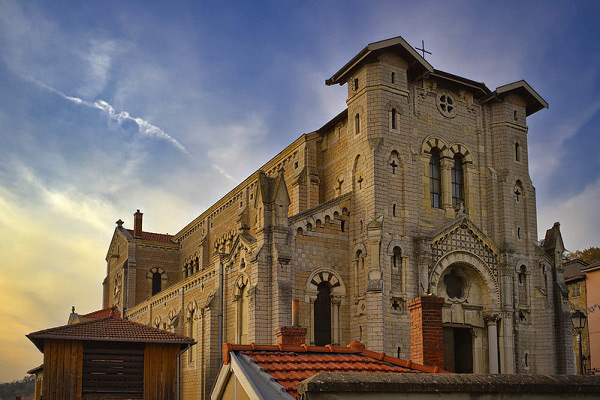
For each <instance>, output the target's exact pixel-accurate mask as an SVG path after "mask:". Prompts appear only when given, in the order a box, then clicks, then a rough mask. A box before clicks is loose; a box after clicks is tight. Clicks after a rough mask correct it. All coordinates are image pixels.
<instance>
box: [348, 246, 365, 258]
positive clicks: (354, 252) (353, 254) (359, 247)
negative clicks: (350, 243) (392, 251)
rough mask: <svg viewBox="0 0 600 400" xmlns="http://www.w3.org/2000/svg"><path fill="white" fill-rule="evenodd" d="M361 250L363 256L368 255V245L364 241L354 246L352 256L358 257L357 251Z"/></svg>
mask: <svg viewBox="0 0 600 400" xmlns="http://www.w3.org/2000/svg"><path fill="white" fill-rule="evenodd" d="M359 251H360V252H361V253H362V255H363V257H364V256H366V255H367V246H365V245H364V243H357V244H356V246H354V251H353V252H352V257H356V253H358V252H359Z"/></svg>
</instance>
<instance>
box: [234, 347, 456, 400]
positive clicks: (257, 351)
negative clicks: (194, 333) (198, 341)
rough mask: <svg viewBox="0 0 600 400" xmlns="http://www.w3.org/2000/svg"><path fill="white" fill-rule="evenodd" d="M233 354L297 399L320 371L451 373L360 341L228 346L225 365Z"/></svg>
mask: <svg viewBox="0 0 600 400" xmlns="http://www.w3.org/2000/svg"><path fill="white" fill-rule="evenodd" d="M230 352H233V353H234V354H235V355H236V356H237V357H238V359H240V360H243V361H246V362H250V363H254V364H256V365H257V366H258V367H260V369H262V371H261V373H262V374H265V375H266V376H265V377H264V379H265V380H269V379H275V381H276V382H277V383H278V384H279V385H281V386H282V387H283V388H284V389H285V391H286V392H287V393H288V394H289V395H290V396H292V397H293V398H297V396H298V383H300V382H301V381H303V380H305V379H307V378H310V377H312V376H314V375H316V374H318V373H319V372H359V373H362V372H365V373H410V374H414V373H424V372H425V373H427V372H428V373H448V372H447V371H444V370H442V369H440V368H438V367H428V366H425V365H421V364H417V363H414V362H412V361H410V360H402V359H399V358H395V357H390V356H388V355H386V354H385V353H377V352H374V351H370V350H366V349H365V346H364V345H363V344H362V343H360V342H358V341H352V342H351V343H350V344H349V345H348V347H344V346H331V345H327V346H306V345H300V346H297V345H256V344H249V345H238V344H230V343H225V344H224V345H223V363H224V364H228V363H229V361H230V359H231V356H230ZM271 377H272V378H271Z"/></svg>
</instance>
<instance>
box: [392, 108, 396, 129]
mask: <svg viewBox="0 0 600 400" xmlns="http://www.w3.org/2000/svg"><path fill="white" fill-rule="evenodd" d="M392 129H396V109H395V108H392Z"/></svg>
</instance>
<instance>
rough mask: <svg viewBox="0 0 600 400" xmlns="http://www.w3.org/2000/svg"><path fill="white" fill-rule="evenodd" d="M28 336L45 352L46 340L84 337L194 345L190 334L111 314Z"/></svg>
mask: <svg viewBox="0 0 600 400" xmlns="http://www.w3.org/2000/svg"><path fill="white" fill-rule="evenodd" d="M27 338H28V339H29V340H31V341H32V342H33V344H35V345H36V347H37V348H38V349H39V350H40V351H43V349H44V339H59V340H82V341H95V342H129V343H172V344H180V345H186V344H193V343H195V341H194V340H193V339H191V338H189V337H186V336H181V335H177V334H175V333H171V332H168V331H165V330H162V329H157V328H153V327H150V326H146V325H142V324H139V323H137V322H133V321H129V320H127V319H123V318H120V317H117V316H114V315H113V314H112V313H111V314H110V315H109V316H108V317H104V318H96V319H92V320H90V321H84V322H80V323H78V324H72V325H63V326H58V327H55V328H50V329H44V330H41V331H37V332H32V333H30V334H29V335H27Z"/></svg>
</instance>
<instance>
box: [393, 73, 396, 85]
mask: <svg viewBox="0 0 600 400" xmlns="http://www.w3.org/2000/svg"><path fill="white" fill-rule="evenodd" d="M392 83H396V73H395V72H392Z"/></svg>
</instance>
